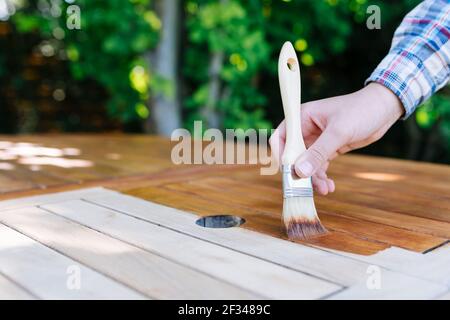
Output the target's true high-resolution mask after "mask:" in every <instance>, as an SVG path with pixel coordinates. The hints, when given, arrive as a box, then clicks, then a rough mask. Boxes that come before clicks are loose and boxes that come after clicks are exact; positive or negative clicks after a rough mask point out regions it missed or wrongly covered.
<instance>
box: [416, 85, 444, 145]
mask: <svg viewBox="0 0 450 320" xmlns="http://www.w3.org/2000/svg"><path fill="white" fill-rule="evenodd" d="M415 117H416V122H417V124H418V125H419V127H420V128H422V129H423V130H425V131H431V130H438V131H439V133H440V135H441V137H442V138H443V140H444V141H445V143H446V146H445V147H446V148H447V149H448V150H450V88H449V87H447V88H444V89H443V90H442V91H440V92H438V93H437V94H435V95H434V96H432V97H431V98H430V99H429V100H427V101H426V102H425V103H423V104H422V106H420V107H419V108H418V109H417V111H416V113H415Z"/></svg>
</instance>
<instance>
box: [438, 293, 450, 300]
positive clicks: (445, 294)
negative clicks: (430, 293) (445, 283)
mask: <svg viewBox="0 0 450 320" xmlns="http://www.w3.org/2000/svg"><path fill="white" fill-rule="evenodd" d="M438 300H450V291H448V292H446V293H444V294H443V295H442V296H439V297H438Z"/></svg>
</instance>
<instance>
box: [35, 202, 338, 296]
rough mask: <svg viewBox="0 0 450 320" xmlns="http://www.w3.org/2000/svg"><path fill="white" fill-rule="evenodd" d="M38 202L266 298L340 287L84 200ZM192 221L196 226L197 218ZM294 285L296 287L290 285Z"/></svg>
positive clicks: (325, 291) (152, 210)
mask: <svg viewBox="0 0 450 320" xmlns="http://www.w3.org/2000/svg"><path fill="white" fill-rule="evenodd" d="M116 197H119V196H116ZM119 199H120V200H121V201H122V202H123V204H124V205H125V206H127V207H128V209H129V210H131V212H133V211H134V210H135V202H136V199H127V198H123V197H120V198H119ZM42 208H44V209H46V210H48V211H51V212H53V213H56V214H58V215H60V216H63V217H65V218H68V219H70V220H72V221H75V222H78V223H80V224H82V225H85V226H87V227H89V228H92V229H94V230H97V231H99V232H101V233H104V234H107V235H109V236H111V237H114V238H116V239H119V240H122V241H124V242H127V243H130V244H133V245H135V246H137V247H139V248H143V249H145V250H148V251H150V252H154V253H156V254H158V255H160V256H162V257H166V258H168V259H170V260H171V261H176V262H178V263H179V264H181V265H185V266H189V267H190V268H192V269H195V270H198V271H200V272H201V273H203V274H209V275H211V276H212V277H214V278H216V279H221V280H223V281H225V282H227V283H232V284H233V285H235V286H236V287H241V288H244V289H246V290H248V291H250V292H253V293H254V294H255V295H261V296H263V297H265V298H270V299H317V298H321V297H323V296H326V295H329V294H330V293H333V292H335V291H337V290H339V289H340V288H341V287H340V286H337V285H335V284H331V283H329V282H325V281H322V280H319V279H317V278H314V277H311V276H309V275H306V274H303V273H300V272H295V271H292V270H290V269H286V268H283V267H281V266H279V265H278V264H274V263H269V262H267V261H264V260H260V259H257V258H255V257H252V256H249V255H246V254H242V253H239V252H236V251H234V250H230V249H227V248H224V247H223V246H218V245H215V244H211V243H210V242H206V241H202V240H199V239H198V238H195V237H191V236H188V235H185V234H183V233H180V232H179V231H178V230H177V229H176V230H174V229H168V228H165V225H164V224H163V225H162V226H161V225H156V224H153V223H148V222H146V221H143V220H140V219H135V218H134V217H132V216H129V215H125V214H121V213H120V212H118V211H113V210H111V209H107V208H104V207H100V206H97V205H95V204H92V203H87V202H85V201H80V200H72V201H67V202H61V203H58V204H50V205H45V206H43V207H42ZM157 210H159V208H152V207H149V210H148V211H147V216H148V217H149V218H150V219H151V217H152V216H154V215H155V214H157ZM190 226H191V227H192V228H196V229H197V228H200V227H198V226H197V225H195V224H190ZM208 231H209V232H212V233H213V232H214V231H213V230H208ZM262 279H264V280H262ZM198 285H199V286H201V285H202V284H201V283H199V284H198ZM293 287H295V288H296V290H292V288H293Z"/></svg>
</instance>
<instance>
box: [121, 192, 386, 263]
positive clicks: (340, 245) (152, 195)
mask: <svg viewBox="0 0 450 320" xmlns="http://www.w3.org/2000/svg"><path fill="white" fill-rule="evenodd" d="M129 193H130V194H131V195H136V196H138V197H141V198H144V199H148V200H152V201H156V202H158V203H161V204H164V205H168V206H173V207H176V208H179V209H184V210H190V211H193V212H195V213H200V214H207V215H208V214H209V215H211V214H235V215H238V216H242V217H244V218H245V219H246V221H247V222H246V223H245V224H244V225H242V227H243V228H246V229H249V230H254V231H258V232H261V233H265V234H267V235H271V236H273V237H277V238H280V239H287V237H286V232H285V231H284V229H283V226H282V223H281V222H280V215H279V214H278V213H274V212H271V211H269V210H258V209H255V208H252V207H250V206H249V207H246V206H239V205H235V204H234V203H232V202H231V201H220V202H217V199H214V201H212V200H211V198H209V197H205V198H203V196H202V195H197V194H194V196H193V194H192V193H190V192H182V191H177V192H174V191H173V190H167V189H164V188H143V189H139V190H138V191H137V192H136V190H130V191H129ZM174 199H178V201H174ZM201 206H203V207H201ZM296 242H298V243H302V244H309V245H314V246H316V245H317V246H329V247H330V248H334V249H336V250H351V252H354V253H358V254H366V255H368V254H373V253H376V252H378V251H380V250H382V249H385V248H387V247H388V246H389V245H387V244H383V243H380V242H373V241H367V240H365V239H361V238H359V237H356V236H353V235H351V234H349V233H342V232H331V233H329V234H327V235H326V236H322V237H320V238H317V239H310V240H308V241H296Z"/></svg>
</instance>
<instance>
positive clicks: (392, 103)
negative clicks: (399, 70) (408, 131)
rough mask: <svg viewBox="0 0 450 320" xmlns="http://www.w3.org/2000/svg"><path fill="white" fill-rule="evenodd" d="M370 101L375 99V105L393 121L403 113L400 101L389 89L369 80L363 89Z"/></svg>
mask: <svg viewBox="0 0 450 320" xmlns="http://www.w3.org/2000/svg"><path fill="white" fill-rule="evenodd" d="M363 90H364V91H365V92H366V93H367V94H368V95H369V98H370V99H371V100H372V101H376V103H377V105H378V106H379V107H380V108H382V109H383V111H384V112H385V113H386V114H387V115H388V116H389V118H390V119H392V121H393V122H395V121H397V120H398V119H400V117H401V116H402V115H403V114H404V113H405V109H404V107H403V104H402V102H401V101H400V99H399V98H398V97H397V95H396V94H394V93H393V92H392V91H391V90H390V89H388V88H386V87H385V86H383V85H381V84H379V83H376V82H371V83H369V84H368V85H367V86H366V87H365V88H364V89H363Z"/></svg>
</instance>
